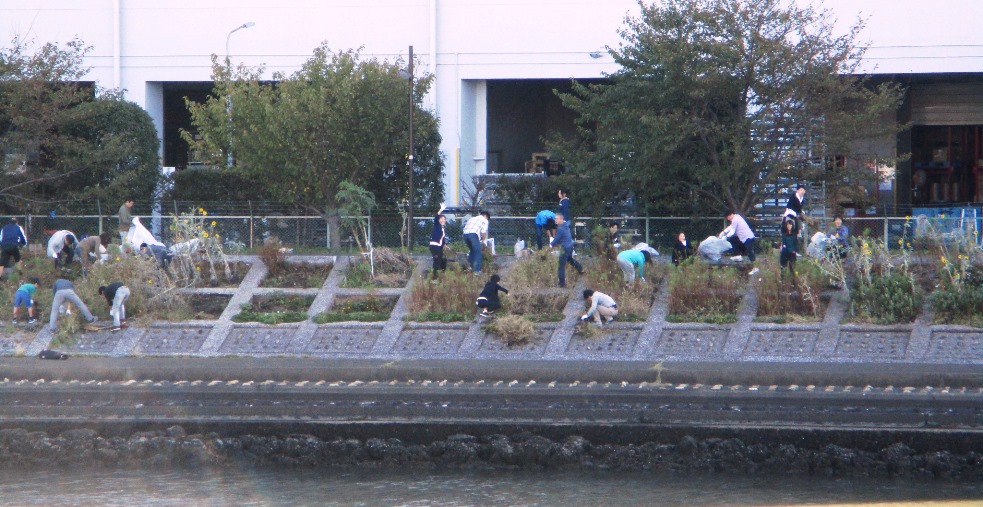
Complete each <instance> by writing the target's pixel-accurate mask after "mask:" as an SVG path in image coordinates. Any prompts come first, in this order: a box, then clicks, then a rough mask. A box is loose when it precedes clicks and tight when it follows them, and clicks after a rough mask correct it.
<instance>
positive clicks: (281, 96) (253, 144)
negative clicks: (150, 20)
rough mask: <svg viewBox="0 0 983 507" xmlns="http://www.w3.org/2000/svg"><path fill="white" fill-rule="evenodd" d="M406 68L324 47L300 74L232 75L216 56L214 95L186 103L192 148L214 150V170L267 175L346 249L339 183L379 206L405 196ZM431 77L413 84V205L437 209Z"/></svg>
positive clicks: (284, 197)
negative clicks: (231, 167) (229, 166)
mask: <svg viewBox="0 0 983 507" xmlns="http://www.w3.org/2000/svg"><path fill="white" fill-rule="evenodd" d="M402 65H403V62H402V61H401V60H397V61H395V62H392V63H390V62H387V61H380V60H377V59H374V58H373V59H363V58H362V56H361V54H360V52H359V51H358V50H348V51H340V52H337V53H333V52H332V51H331V50H330V49H329V48H328V46H327V45H326V44H322V45H321V46H320V47H318V48H317V49H315V51H314V54H313V56H312V57H311V58H310V59H309V60H307V62H305V63H304V65H303V66H302V67H301V69H300V70H299V71H297V72H296V73H294V74H292V75H290V76H286V75H283V74H282V73H275V74H274V75H273V79H272V82H271V81H263V79H262V76H263V74H264V69H263V68H262V67H260V68H248V67H243V66H240V67H239V68H237V69H234V70H233V69H230V68H228V67H227V66H224V65H220V64H219V63H218V60H217V58H215V57H213V69H214V79H215V82H216V86H215V92H214V95H213V96H212V97H210V98H209V99H208V101H207V102H206V103H204V104H195V103H189V104H188V107H189V108H190V110H191V116H192V123H193V125H194V127H195V128H196V129H197V133H198V134H199V136H200V139H199V140H197V141H195V140H194V139H193V138H192V136H191V135H190V134H189V133H187V132H185V133H184V137H185V139H186V140H188V142H189V143H191V144H192V145H194V146H195V147H196V148H198V149H200V150H202V152H203V153H212V154H213V156H212V161H211V162H212V163H213V164H215V165H225V163H226V156H227V154H228V153H230V152H231V153H232V155H233V157H232V159H234V161H235V165H236V166H237V168H239V169H240V170H242V171H244V172H245V173H246V174H251V175H254V176H256V177H259V178H261V180H262V181H264V182H265V183H266V184H267V188H268V190H269V191H270V192H271V194H272V195H273V196H274V197H275V198H276V199H279V200H281V201H284V202H290V203H294V204H298V205H301V206H303V207H306V208H308V209H310V210H312V211H314V212H316V213H318V214H320V215H322V216H324V217H325V218H326V219H327V220H328V222H329V223H330V224H331V244H332V245H338V244H340V241H339V240H340V228H339V224H340V222H339V219H338V207H339V206H338V202H337V199H336V196H337V194H338V190H339V188H340V185H341V183H342V182H343V181H348V182H349V183H351V184H353V185H357V186H360V187H363V188H366V189H368V190H369V191H371V192H372V193H373V194H374V195H375V196H376V199H377V200H378V201H389V202H393V201H402V200H404V199H406V198H407V190H408V189H407V182H406V180H407V176H408V173H407V171H406V160H407V145H408V137H407V136H408V126H409V111H408V109H407V108H408V99H409V88H408V83H407V80H406V79H404V78H403V77H402V76H401V74H400V68H401V67H402ZM431 83H432V77H431V76H423V77H421V78H419V79H416V80H415V81H414V85H415V89H414V91H413V102H414V107H415V108H416V111H415V115H414V116H415V120H416V121H415V127H416V131H417V132H418V133H419V135H418V137H417V139H416V143H415V159H416V162H417V163H416V171H415V172H414V182H415V183H416V192H415V194H416V195H415V196H414V203H415V204H416V205H417V206H424V207H429V208H436V206H435V204H436V203H439V202H440V201H441V200H442V197H443V187H442V185H441V174H442V172H443V161H442V159H441V157H440V155H439V151H438V147H439V144H440V135H439V133H438V130H437V120H436V118H435V117H434V116H433V115H432V114H431V113H430V112H429V111H426V110H424V109H423V108H422V105H421V104H422V99H423V97H424V95H426V93H427V91H428V90H429V88H430V85H431Z"/></svg>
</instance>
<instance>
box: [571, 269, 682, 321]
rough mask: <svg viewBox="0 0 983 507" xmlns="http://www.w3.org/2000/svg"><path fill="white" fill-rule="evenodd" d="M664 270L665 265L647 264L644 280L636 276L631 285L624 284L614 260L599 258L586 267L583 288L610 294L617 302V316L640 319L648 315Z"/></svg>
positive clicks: (666, 270) (665, 270)
mask: <svg viewBox="0 0 983 507" xmlns="http://www.w3.org/2000/svg"><path fill="white" fill-rule="evenodd" d="M667 272H668V268H667V267H666V265H664V264H652V265H647V266H645V275H646V276H645V278H646V281H645V282H642V281H641V280H636V282H635V284H634V285H633V286H628V285H627V284H625V281H624V275H623V274H622V272H621V268H620V267H619V266H618V263H617V261H615V260H613V259H608V258H600V259H597V260H596V261H595V262H593V263H592V264H591V265H590V266H588V267H587V288H590V289H593V290H595V291H599V292H603V293H605V294H607V295H609V296H611V297H612V298H614V300H615V302H617V303H618V317H617V320H620V321H622V322H641V321H644V320H645V319H647V318H648V315H649V312H650V311H651V309H652V303H653V302H654V301H655V295H656V293H657V292H658V290H659V286H660V285H661V284H662V280H663V279H664V278H665V276H666V274H667Z"/></svg>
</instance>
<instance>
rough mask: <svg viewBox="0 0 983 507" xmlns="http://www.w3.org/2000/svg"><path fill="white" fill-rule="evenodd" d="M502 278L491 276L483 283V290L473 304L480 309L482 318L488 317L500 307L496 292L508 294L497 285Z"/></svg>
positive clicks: (503, 288) (507, 291)
mask: <svg viewBox="0 0 983 507" xmlns="http://www.w3.org/2000/svg"><path fill="white" fill-rule="evenodd" d="M501 280H502V278H501V277H500V276H498V275H492V276H491V278H489V279H488V282H487V283H485V288H483V289H481V294H478V299H477V300H476V301H475V302H474V303H475V304H476V305H478V308H481V316H482V317H490V316H491V315H492V314H493V313H495V310H498V309H499V308H501V307H502V302H501V301H499V299H498V292H499V291H501V292H504V293H506V294H508V293H509V290H508V289H506V288H505V287H502V286H501V285H499V284H498V282H499V281H501Z"/></svg>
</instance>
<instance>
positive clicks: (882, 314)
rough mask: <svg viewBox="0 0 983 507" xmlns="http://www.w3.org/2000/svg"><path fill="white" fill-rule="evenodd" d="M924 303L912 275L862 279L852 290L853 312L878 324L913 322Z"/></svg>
mask: <svg viewBox="0 0 983 507" xmlns="http://www.w3.org/2000/svg"><path fill="white" fill-rule="evenodd" d="M921 305H922V298H921V294H920V292H919V291H918V288H917V286H916V285H915V283H914V280H913V279H912V277H911V276H909V275H906V274H904V273H898V272H894V273H890V274H888V275H885V276H875V277H873V278H872V279H871V281H870V282H866V281H860V282H859V283H857V284H856V286H855V287H854V288H853V290H852V291H851V293H850V313H851V314H852V315H853V316H855V317H857V318H859V319H861V320H866V319H869V320H870V321H872V322H875V323H878V324H894V323H899V322H911V321H913V320H915V317H917V316H918V311H919V309H920V308H921Z"/></svg>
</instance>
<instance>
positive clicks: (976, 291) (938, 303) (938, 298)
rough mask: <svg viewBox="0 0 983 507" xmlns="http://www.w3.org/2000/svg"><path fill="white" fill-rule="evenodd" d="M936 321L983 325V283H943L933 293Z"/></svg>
mask: <svg viewBox="0 0 983 507" xmlns="http://www.w3.org/2000/svg"><path fill="white" fill-rule="evenodd" d="M932 308H934V309H935V321H936V322H938V323H940V324H965V325H970V326H975V327H983V285H975V286H971V285H969V284H962V285H961V286H958V287H956V286H953V285H952V284H942V285H941V286H939V288H937V289H936V290H935V292H934V293H933V294H932Z"/></svg>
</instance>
